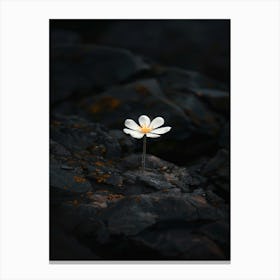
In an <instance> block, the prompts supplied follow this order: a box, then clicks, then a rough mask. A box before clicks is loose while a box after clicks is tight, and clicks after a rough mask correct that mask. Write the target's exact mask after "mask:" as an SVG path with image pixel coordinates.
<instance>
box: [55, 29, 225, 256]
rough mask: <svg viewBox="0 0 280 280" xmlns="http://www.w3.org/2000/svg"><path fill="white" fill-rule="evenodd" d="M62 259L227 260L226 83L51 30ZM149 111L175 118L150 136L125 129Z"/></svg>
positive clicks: (57, 234)
mask: <svg viewBox="0 0 280 280" xmlns="http://www.w3.org/2000/svg"><path fill="white" fill-rule="evenodd" d="M51 46H52V49H51V76H50V77H51V120H50V138H51V139H50V214H51V215H50V218H51V219H50V236H51V251H50V258H51V259H52V260H228V259H229V258H230V222H229V221H230V183H229V181H230V171H229V169H230V166H229V164H230V163H229V157H230V153H229V121H230V120H229V110H230V106H229V104H230V100H229V99H230V97H229V92H228V90H227V87H226V86H225V85H224V84H222V83H220V82H217V81H214V80H212V79H209V78H207V77H205V76H203V75H201V74H200V73H198V72H195V71H190V70H184V69H180V68H176V67H166V66H163V65H159V64H155V63H154V62H152V61H150V60H148V59H147V58H143V57H141V56H140V55H137V54H133V53H132V52H130V51H128V50H126V49H120V48H113V47H107V46H99V45H91V44H90V45H87V44H84V43H82V42H81V40H80V38H79V37H78V36H76V35H75V33H71V32H70V33H69V32H68V33H67V32H66V33H64V32H63V31H61V32H60V33H57V34H55V36H53V37H52V44H51ZM141 114H147V115H149V116H150V117H151V118H153V117H156V116H162V117H164V119H165V121H166V123H167V124H168V125H170V126H172V130H171V131H170V133H168V134H166V135H164V136H162V137H161V138H159V139H148V146H147V147H148V155H147V163H146V166H147V168H146V170H145V172H143V171H142V170H141V166H140V163H141V147H142V145H141V144H142V143H141V140H136V139H133V138H131V137H130V136H128V135H126V134H124V133H123V132H122V128H123V123H124V120H125V119H126V118H132V119H137V118H138V117H139V115H141Z"/></svg>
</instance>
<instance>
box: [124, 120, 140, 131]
mask: <svg viewBox="0 0 280 280" xmlns="http://www.w3.org/2000/svg"><path fill="white" fill-rule="evenodd" d="M124 125H125V126H126V127H128V128H130V129H133V130H139V129H140V127H139V125H138V124H137V123H136V122H135V121H134V120H131V119H126V120H125V122H124Z"/></svg>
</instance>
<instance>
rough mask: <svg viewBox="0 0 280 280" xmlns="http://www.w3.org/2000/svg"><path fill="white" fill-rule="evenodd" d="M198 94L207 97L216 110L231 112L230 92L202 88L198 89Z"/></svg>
mask: <svg viewBox="0 0 280 280" xmlns="http://www.w3.org/2000/svg"><path fill="white" fill-rule="evenodd" d="M196 94H197V96H199V97H202V98H203V99H205V100H206V101H207V102H208V103H209V104H210V105H211V106H212V107H213V108H214V109H215V110H217V111H222V112H226V113H228V112H229V104H230V103H229V92H227V91H221V90H216V89H208V88H206V89H204V88H200V89H197V90H196Z"/></svg>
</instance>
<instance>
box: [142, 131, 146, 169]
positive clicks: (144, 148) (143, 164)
mask: <svg viewBox="0 0 280 280" xmlns="http://www.w3.org/2000/svg"><path fill="white" fill-rule="evenodd" d="M145 161H146V135H144V137H143V154H142V171H143V172H145Z"/></svg>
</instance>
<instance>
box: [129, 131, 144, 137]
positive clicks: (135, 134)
mask: <svg viewBox="0 0 280 280" xmlns="http://www.w3.org/2000/svg"><path fill="white" fill-rule="evenodd" d="M129 134H130V136H132V137H133V138H137V139H140V138H142V137H143V136H144V133H142V132H139V131H135V130H132V131H131V132H130V133H129Z"/></svg>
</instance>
